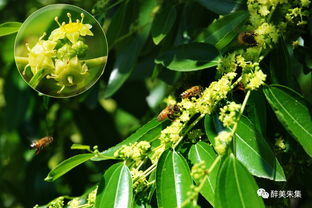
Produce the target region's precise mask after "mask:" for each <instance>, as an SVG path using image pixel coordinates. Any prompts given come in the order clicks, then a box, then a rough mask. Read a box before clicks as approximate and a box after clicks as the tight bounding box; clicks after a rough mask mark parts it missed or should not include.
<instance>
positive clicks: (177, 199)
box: [156, 150, 193, 208]
mask: <svg viewBox="0 0 312 208" xmlns="http://www.w3.org/2000/svg"><path fill="white" fill-rule="evenodd" d="M192 183H193V182H192V178H191V175H190V170H189V167H188V164H187V162H186V160H185V159H184V158H183V156H181V155H180V154H179V153H177V152H175V151H171V150H167V151H165V152H164V153H163V154H162V156H161V157H160V159H159V161H158V164H157V169H156V196H157V204H158V207H163V208H172V207H181V205H182V203H183V202H184V201H185V200H186V199H187V192H188V191H189V190H190V187H191V185H192Z"/></svg>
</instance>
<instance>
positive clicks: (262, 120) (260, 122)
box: [246, 90, 267, 135]
mask: <svg viewBox="0 0 312 208" xmlns="http://www.w3.org/2000/svg"><path fill="white" fill-rule="evenodd" d="M246 107H247V108H246V111H247V115H248V116H247V117H248V118H249V119H250V120H251V121H252V123H253V124H254V125H255V127H256V129H257V130H258V131H259V132H261V133H263V135H265V133H266V124H267V123H266V118H267V111H266V110H267V109H266V100H265V96H264V94H263V92H261V91H256V90H255V91H252V92H251V94H250V97H249V99H248V105H247V106H246Z"/></svg>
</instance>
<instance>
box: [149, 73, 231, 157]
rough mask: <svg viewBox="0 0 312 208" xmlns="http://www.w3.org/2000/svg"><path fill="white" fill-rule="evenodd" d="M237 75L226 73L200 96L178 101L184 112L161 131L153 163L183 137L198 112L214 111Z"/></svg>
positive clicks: (203, 113) (209, 112)
mask: <svg viewBox="0 0 312 208" xmlns="http://www.w3.org/2000/svg"><path fill="white" fill-rule="evenodd" d="M235 76H236V73H234V72H229V73H226V74H224V75H223V76H222V77H221V78H220V79H219V80H218V81H214V82H212V83H211V84H210V85H209V87H207V88H206V89H204V90H203V91H202V93H201V94H200V96H199V97H198V98H197V97H190V98H183V99H182V100H181V101H180V102H178V103H177V105H178V106H179V108H180V109H181V111H182V113H181V114H180V115H179V116H178V117H177V118H175V119H174V120H173V121H172V123H171V125H169V126H167V127H166V128H165V129H163V130H162V131H161V134H160V137H159V140H160V145H159V146H158V147H157V148H156V150H155V151H154V154H153V156H152V157H151V160H152V163H156V162H157V161H158V159H159V157H160V155H161V154H162V153H163V151H164V150H165V149H166V148H167V147H168V146H172V145H175V144H176V142H178V141H179V140H180V139H181V138H183V136H182V135H181V131H182V129H183V128H184V127H185V125H186V124H187V122H188V121H189V120H190V118H191V117H192V116H194V115H195V114H198V113H199V114H201V115H205V114H211V113H212V112H213V110H214V108H215V107H216V105H217V104H218V103H219V102H220V101H221V100H223V99H225V98H226V97H227V94H228V93H229V92H230V91H231V90H232V89H233V86H232V81H233V79H234V78H235ZM171 102H172V101H171Z"/></svg>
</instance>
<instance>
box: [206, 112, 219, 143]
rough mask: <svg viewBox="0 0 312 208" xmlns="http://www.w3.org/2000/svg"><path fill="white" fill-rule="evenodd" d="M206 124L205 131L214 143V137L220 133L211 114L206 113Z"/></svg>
mask: <svg viewBox="0 0 312 208" xmlns="http://www.w3.org/2000/svg"><path fill="white" fill-rule="evenodd" d="M204 126H205V132H206V135H207V137H208V139H209V141H210V142H211V144H214V138H215V137H216V136H218V133H217V131H216V129H215V127H214V123H213V118H212V116H211V115H208V114H206V116H205V120H204Z"/></svg>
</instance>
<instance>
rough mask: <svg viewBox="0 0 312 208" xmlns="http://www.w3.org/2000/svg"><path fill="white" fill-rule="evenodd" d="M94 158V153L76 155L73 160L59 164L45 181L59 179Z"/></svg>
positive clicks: (69, 159)
mask: <svg viewBox="0 0 312 208" xmlns="http://www.w3.org/2000/svg"><path fill="white" fill-rule="evenodd" d="M92 157H94V154H93V153H86V154H79V155H75V156H73V157H71V158H68V159H66V160H64V161H63V162H61V163H60V164H58V165H57V166H56V167H55V168H54V169H53V170H51V171H50V173H49V174H48V176H47V177H46V178H45V179H44V180H45V181H49V182H50V181H54V180H56V179H57V178H59V177H61V176H62V175H64V174H65V173H67V172H68V171H70V170H71V169H73V168H74V167H76V166H78V165H80V164H82V163H84V162H86V161H88V160H90V159H91V158H92Z"/></svg>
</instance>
